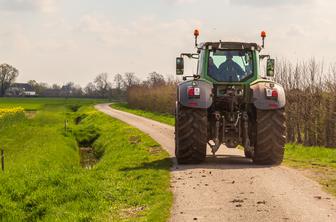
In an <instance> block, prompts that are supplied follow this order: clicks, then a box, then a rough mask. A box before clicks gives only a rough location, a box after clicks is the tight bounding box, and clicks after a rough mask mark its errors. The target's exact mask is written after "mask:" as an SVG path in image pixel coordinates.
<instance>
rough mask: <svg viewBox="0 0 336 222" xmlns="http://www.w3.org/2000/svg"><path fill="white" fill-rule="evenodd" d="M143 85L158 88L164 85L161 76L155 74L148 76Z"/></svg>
mask: <svg viewBox="0 0 336 222" xmlns="http://www.w3.org/2000/svg"><path fill="white" fill-rule="evenodd" d="M144 84H145V85H148V86H150V87H159V86H163V85H165V84H166V81H165V79H164V77H163V75H161V74H159V73H157V72H151V73H149V74H148V77H147V81H145V82H144Z"/></svg>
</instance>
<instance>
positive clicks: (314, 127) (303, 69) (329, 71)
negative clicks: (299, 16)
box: [127, 59, 336, 147]
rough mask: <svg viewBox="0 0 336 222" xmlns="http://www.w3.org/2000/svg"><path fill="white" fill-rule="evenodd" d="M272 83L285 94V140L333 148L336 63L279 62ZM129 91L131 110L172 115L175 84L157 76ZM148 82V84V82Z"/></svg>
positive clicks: (335, 106) (335, 142) (335, 133)
mask: <svg viewBox="0 0 336 222" xmlns="http://www.w3.org/2000/svg"><path fill="white" fill-rule="evenodd" d="M275 71H276V74H275V80H276V81H277V82H279V83H280V84H281V85H283V87H284V89H285V92H286V100H287V104H286V116H287V140H288V142H291V143H299V144H304V145H306V146H325V147H336V96H335V95H336V64H335V65H329V66H328V67H326V65H325V64H324V63H323V62H317V61H316V60H315V59H311V60H309V61H303V62H296V63H293V62H289V61H286V60H278V62H277V64H276V69H275ZM159 77H160V78H158V80H155V81H151V82H152V84H148V83H147V82H143V83H141V84H138V85H134V86H132V87H131V88H129V89H128V93H127V95H128V96H127V101H128V103H129V105H130V106H131V107H134V108H140V109H144V110H148V111H154V112H161V113H169V114H174V110H175V101H176V81H171V80H165V79H164V78H163V76H159ZM149 82H150V81H149Z"/></svg>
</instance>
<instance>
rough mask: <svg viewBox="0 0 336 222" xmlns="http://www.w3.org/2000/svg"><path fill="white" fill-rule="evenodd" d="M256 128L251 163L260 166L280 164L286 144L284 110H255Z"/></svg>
mask: <svg viewBox="0 0 336 222" xmlns="http://www.w3.org/2000/svg"><path fill="white" fill-rule="evenodd" d="M256 128H257V134H256V144H255V148H254V149H255V150H254V155H253V162H254V163H256V164H261V165H279V164H281V163H282V160H283V157H284V150H285V143H286V134H285V133H286V116H285V111H284V109H279V110H257V126H256Z"/></svg>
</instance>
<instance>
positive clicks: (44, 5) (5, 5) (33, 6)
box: [0, 0, 56, 13]
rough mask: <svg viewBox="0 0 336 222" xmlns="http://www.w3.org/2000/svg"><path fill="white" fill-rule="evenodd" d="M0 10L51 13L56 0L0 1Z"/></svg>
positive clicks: (54, 7)
mask: <svg viewBox="0 0 336 222" xmlns="http://www.w3.org/2000/svg"><path fill="white" fill-rule="evenodd" d="M0 9H1V10H5V11H42V12H47V13H48V12H53V11H54V10H55V9H56V0H0Z"/></svg>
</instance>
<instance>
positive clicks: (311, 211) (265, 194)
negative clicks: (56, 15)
mask: <svg viewBox="0 0 336 222" xmlns="http://www.w3.org/2000/svg"><path fill="white" fill-rule="evenodd" d="M95 108H96V109H98V110H100V111H101V112H104V113H106V114H108V115H110V116H112V117H114V118H117V119H120V120H121V121H123V122H125V123H127V124H129V125H132V126H134V127H137V128H139V129H140V130H141V131H143V132H145V133H147V134H148V135H150V136H151V137H152V138H153V139H154V140H156V141H157V142H158V143H160V144H161V146H162V147H163V148H164V149H166V150H167V151H168V152H169V154H170V155H171V157H172V160H173V162H174V166H173V167H172V172H171V175H172V179H171V187H172V192H173V194H174V204H173V208H172V213H171V219H170V221H174V222H175V221H206V222H208V221H244V222H247V221H258V222H259V221H305V222H307V221H314V222H327V221H336V199H335V198H334V197H332V196H331V195H329V194H327V193H325V192H324V191H322V190H321V187H320V185H319V184H318V183H317V182H314V181H312V180H311V179H309V178H307V177H305V176H303V175H302V173H300V171H296V170H293V169H290V168H287V167H284V166H277V167H264V166H255V165H253V164H252V162H251V160H249V159H246V158H244V154H243V153H242V151H240V150H238V149H224V148H222V149H220V150H219V152H218V153H217V157H216V158H214V157H212V156H210V155H209V156H208V157H207V159H206V162H205V163H204V164H201V165H177V164H176V161H175V158H174V128H173V127H171V126H168V125H166V124H162V123H158V122H156V121H153V120H149V119H146V118H143V117H139V116H136V115H133V114H130V113H125V112H122V111H118V110H115V109H112V108H110V107H109V104H99V105H96V106H95ZM209 153H210V152H209Z"/></svg>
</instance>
